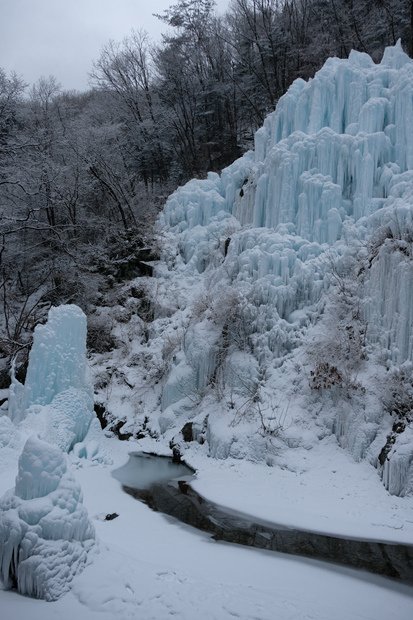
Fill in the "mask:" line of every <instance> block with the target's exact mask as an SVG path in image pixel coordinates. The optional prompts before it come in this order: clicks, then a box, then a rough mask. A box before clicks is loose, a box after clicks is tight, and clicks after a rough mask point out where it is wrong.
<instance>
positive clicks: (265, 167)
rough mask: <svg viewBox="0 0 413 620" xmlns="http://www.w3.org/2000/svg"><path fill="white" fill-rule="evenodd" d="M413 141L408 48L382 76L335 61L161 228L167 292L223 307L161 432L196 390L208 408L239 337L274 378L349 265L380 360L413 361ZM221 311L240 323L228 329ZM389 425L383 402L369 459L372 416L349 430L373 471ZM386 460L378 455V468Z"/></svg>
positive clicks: (195, 343) (298, 88)
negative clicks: (340, 269) (207, 397)
mask: <svg viewBox="0 0 413 620" xmlns="http://www.w3.org/2000/svg"><path fill="white" fill-rule="evenodd" d="M412 136H413V61H412V60H411V59H410V58H409V57H408V56H407V55H406V54H405V53H404V52H403V50H402V48H401V45H400V43H398V44H397V45H396V46H394V47H391V48H388V49H386V51H385V53H384V56H383V59H382V61H381V62H380V63H378V64H375V63H374V62H373V61H372V60H371V58H370V57H369V56H368V55H366V54H363V53H359V52H352V53H351V54H350V57H349V58H348V59H343V60H341V59H337V58H332V59H329V60H328V61H327V62H326V64H325V65H324V67H323V68H322V69H321V70H320V71H319V72H318V73H317V74H316V75H315V77H314V79H312V80H309V81H308V82H304V81H303V80H296V81H295V82H294V83H293V85H292V86H291V87H290V89H289V90H288V92H287V93H286V95H285V96H284V97H282V98H281V99H280V101H279V103H278V105H277V109H276V110H275V111H274V112H273V113H272V114H270V115H269V116H268V117H267V119H266V120H265V123H264V126H263V127H262V128H261V129H260V130H259V131H258V132H257V133H256V136H255V148H254V151H251V152H248V153H246V154H245V155H244V156H243V157H242V158H240V159H239V160H237V161H236V162H234V163H233V164H232V165H231V166H229V167H228V168H226V169H225V170H223V171H222V173H221V175H218V174H215V173H210V174H209V175H208V177H207V179H205V180H192V181H190V182H189V183H187V184H186V185H185V186H184V187H181V188H179V189H178V190H177V191H176V192H175V193H174V194H172V196H171V197H170V198H169V199H168V202H167V204H166V206H165V209H164V211H163V213H162V214H161V216H160V218H159V228H160V231H161V233H162V234H163V236H164V255H163V258H164V261H163V263H162V264H161V265H160V266H159V268H158V274H159V275H160V276H161V277H163V278H164V282H166V285H167V286H168V281H169V280H170V281H172V282H173V287H174V290H175V291H176V293H177V296H178V297H179V296H181V297H182V299H183V300H184V301H183V304H184V306H185V305H186V307H188V305H190V304H188V300H190V301H191V295H192V301H194V299H193V298H194V297H195V296H196V293H194V291H198V292H199V291H202V290H204V292H205V291H206V293H207V295H209V296H210V303H209V310H208V311H204V312H202V313H201V314H200V315H199V316H198V318H197V317H196V314H197V312H194V311H192V315H191V317H192V318H191V321H192V323H191V325H190V326H189V328H188V329H187V332H186V336H185V342H184V343H183V346H182V347H181V351H179V352H178V353H177V354H176V356H175V358H174V361H173V363H172V364H171V369H170V372H169V376H168V377H167V378H166V380H165V381H164V388H165V389H164V392H163V398H162V408H163V414H162V416H163V417H162V424H163V426H162V428H161V430H162V431H164V430H165V429H168V428H170V427H171V426H173V424H174V419H175V423H176V419H177V417H179V416H181V417H184V409H185V406H186V405H185V403H182V404H180V403H181V401H180V399H181V398H182V397H183V396H185V395H187V394H189V395H190V396H191V391H193V393H192V401H196V399H197V398H202V397H203V394H204V393H205V387H206V385H205V381H206V382H208V381H209V383H210V384H211V382H215V384H216V382H217V380H219V375H220V372H221V373H222V369H223V368H224V367H225V364H226V360H228V359H232V357H231V356H232V354H233V351H234V349H236V346H237V345H236V337H237V333H236V332H237V330H238V331H239V328H241V329H242V330H244V331H247V332H248V337H249V349H248V352H249V353H252V355H253V356H254V357H255V360H256V361H257V362H258V365H259V366H261V367H263V368H264V374H265V367H266V366H267V367H268V365H272V367H274V366H275V365H277V363H281V362H280V360H279V359H278V358H283V357H284V356H285V355H286V354H287V353H288V352H289V351H291V349H292V348H294V347H295V346H297V345H298V346H299V345H300V344H301V343H302V342H303V335H304V334H305V331H306V329H307V326H308V325H309V324H311V323H314V322H316V321H317V320H318V319H319V317H320V316H321V314H322V312H323V304H324V301H325V299H326V296H325V293H326V292H328V291H329V290H330V287H331V285H332V283H334V282H335V283H337V271H334V269H336V267H337V265H349V264H351V265H352V271H351V273H352V275H353V276H354V278H353V281H352V285H353V287H354V289H355V290H356V291H357V296H358V297H357V299H358V301H359V309H360V313H361V319H362V322H363V324H366V325H367V339H368V342H369V343H370V344H372V345H374V344H377V345H378V348H379V350H380V351H381V359H382V360H383V361H386V363H387V366H388V367H391V366H392V364H396V365H401V364H403V363H405V362H406V363H407V364H409V363H411V362H413V329H412V325H413V140H412ZM333 266H334V269H332V267H333ZM356 277H357V280H356V282H355V278H356ZM234 293H236V294H237V295H238V297H239V299H240V304H239V308H238V310H239V312H238V318H239V315H242V317H241V318H242V321H243V323H242V324H240V323H238V324H236V325H231V322H232V323H233V322H234V318H237V317H236V314H237V313H236V312H234V308H235V306H234V303H233V304H232V307H231V306H230V305H228V303H227V301H226V298H227V299H230V298H231V296H232V299H233V300H235V299H236V295H235V294H234ZM212 300H215V302H214V303H212ZM237 303H238V302H237ZM220 304H221V306H223V307H224V308H226V311H227V315H228V316H227V318H226V319H225V318H223V319H222V321H221V324H219V320H217V312H216V307H217V306H219V305H220ZM196 305H197V302H195V303H194V304H193V306H194V307H195V306H196ZM235 310H236V309H235ZM214 313H215V314H214ZM218 314H221V315H222V314H225V312H224V313H223V312H221V313H220V312H219V311H218ZM205 320H206V321H207V322H208V321H209V323H210V327H211V328H212V330H214V329H216V331H215V332H214V334H215V336H214V339H212V340H211V342H207V340H206V339H205V338H203V337H202V333H201V331H202V330H201V329H200V326H201V323H202V321H205ZM197 321H198V323H199V325H198V327H194V323H196V322H197ZM220 329H221V332H220V331H219V330H220ZM211 333H212V331H211ZM220 334H221V336H220ZM229 334H230V335H231V338H232V341H231V340H230V339H229V336H228V335H229ZM220 338H221V340H220ZM231 346H232V348H231ZM195 349H196V350H197V355H196V356H194V355H193V354H192V353H191V352H192V351H193V350H195ZM218 365H221V368H220V369H218V372H217V366H218ZM200 370H202V372H203V373H204V376H203V379H204V380H205V381H204V383H203V382H202V381H199V380H198V379H197V377H198V376H199V371H200ZM231 374H233V375H234V374H236V373H231V372H228V377H227V379H228V380H229V381H230V380H231V379H230V377H231ZM238 374H239V373H238ZM233 388H234V386H233ZM194 394H195V397H194ZM246 397H248V398H250V397H251V394H250V395H248V394H246ZM343 415H344V414H343ZM386 415H388V414H386ZM383 416H384V413H383V410H382V409H380V404H379V403H378V409H377V410H376V411H375V417H374V420H375V423H374V425H372V424H371V425H370V426H369V430H368V431H366V432H364V431H363V438H364V439H365V441H364V439H363V441H364V443H363V450H362V453H363V454H359V451H360V450H359V447H360V445H361V442H360V440H359V439H357V435H358V434H360V428H361V424H362V421H361V418H360V416H357V415H356V414H355V416H354V420H353V419H351V420H350V419H346V420H344V419H340V420H337V423H336V428H337V429H341V430H340V432H339V430H337V433H338V436H339V437H340V441H342V444H343V446H346V447H347V448H349V449H350V451H351V452H352V453H353V454H354V455H355V456H356V458H366V451H367V448H368V447H369V446H370V445H371V444H372V442H373V441H377V442H380V441H382V442H383V443H384V441H385V436H383V433H384V430H383V428H382V429H381V431H380V432H381V434H380V433H379V427H380V424H381V421H383V420H382V418H383ZM173 418H174V419H173ZM209 420H210V421H211V416H210V418H209ZM387 422H388V423H390V422H389V420H387ZM373 427H374V428H373ZM209 430H210V431H211V429H209ZM370 431H371V432H370ZM377 433H378V434H377ZM215 435H217V434H216V433H215ZM344 435H345V438H344ZM376 435H377V439H376V440H374V437H375V436H376ZM212 436H214V433H213V432H212V431H211V432H210V437H212ZM403 442H404V443H403ZM402 443H403V449H402V450H399V451H398V448H397V445H398V444H400V445H401V444H402ZM409 445H410V444H409V442H408V441H407V442H406V441H405V440H404V439H403V440H402V439H397V442H396V444H395V446H396V447H395V448H394V450H393V451H392V452H391V453H389V460H388V461H386V463H385V466H384V467H383V468H382V476H383V479H384V483H385V484H386V486H387V488H388V489H389V490H390V492H392V493H397V494H400V493H403V492H407V491H408V490H409V489H411V483H409V482H408V480H409V479H410V478H411V472H412V471H413V465H412V463H413V451H412V449H411V448H410V447H409ZM381 447H382V446H380V445H379V443H378V444H377V445H374V448H372V452H371V454H370V456H371V461H372V462H373V461H374V459H375V458H376V457H375V456H374V454H376V455H377V454H379V453H380V449H381ZM210 448H211V446H210ZM373 453H374V454H373ZM396 453H397V454H396ZM376 461H377V458H376Z"/></svg>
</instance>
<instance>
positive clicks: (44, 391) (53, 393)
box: [9, 305, 93, 452]
mask: <svg viewBox="0 0 413 620" xmlns="http://www.w3.org/2000/svg"><path fill="white" fill-rule="evenodd" d="M33 410H36V411H37V415H39V411H41V412H42V413H43V418H45V423H44V430H43V437H44V438H45V439H46V440H47V441H50V442H51V443H53V444H55V445H56V446H58V447H59V448H61V449H62V450H64V451H65V452H68V451H69V450H71V449H72V448H73V446H74V445H75V444H76V443H78V442H80V441H83V439H84V438H85V435H86V433H87V431H88V429H89V426H90V423H91V420H92V418H93V391H92V386H91V383H90V381H89V378H88V372H87V361H86V316H85V314H84V313H83V312H82V310H81V309H80V308H78V307H77V306H75V305H62V306H58V307H56V308H51V309H50V311H49V315H48V320H47V323H46V324H45V325H38V326H37V327H36V329H35V332H34V339H33V346H32V349H31V351H30V355H29V366H28V369H27V376H26V381H25V384H24V387H23V386H22V385H21V384H19V383H18V381H16V379H15V378H13V380H12V387H11V398H10V406H9V413H10V416H11V417H12V419H13V420H14V421H16V422H19V421H20V420H22V419H23V418H24V417H25V416H26V415H27V412H28V411H33Z"/></svg>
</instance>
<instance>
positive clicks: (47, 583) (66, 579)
mask: <svg viewBox="0 0 413 620" xmlns="http://www.w3.org/2000/svg"><path fill="white" fill-rule="evenodd" d="M94 539H95V532H94V528H93V526H92V525H91V523H90V521H89V518H88V515H87V512H86V509H85V508H84V506H83V504H82V493H81V490H80V487H79V485H78V484H77V483H76V482H75V480H74V478H73V477H72V475H71V474H70V473H69V472H68V471H67V468H66V458H65V456H64V454H63V453H62V452H61V451H60V450H59V449H58V448H57V447H55V446H52V445H51V444H50V443H48V442H45V441H41V440H40V439H38V438H36V437H31V438H29V439H28V440H27V442H26V444H25V446H24V448H23V452H22V454H21V455H20V458H19V467H18V474H17V477H16V485H15V488H14V489H11V490H10V491H8V492H7V493H6V494H5V495H4V496H3V497H2V498H1V499H0V581H1V582H2V583H3V585H4V587H6V588H10V587H16V588H17V590H18V591H19V592H20V593H21V594H25V595H28V596H32V597H35V598H42V599H45V600H48V601H54V600H56V599H58V598H59V597H60V596H61V595H62V594H64V593H65V592H66V591H67V590H68V589H69V587H70V582H71V581H72V579H73V577H74V576H75V575H76V574H77V573H78V572H80V571H81V570H82V569H83V568H84V566H85V564H86V562H87V555H88V551H89V550H90V549H91V548H92V546H93V544H94Z"/></svg>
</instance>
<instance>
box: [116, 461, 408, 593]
mask: <svg viewBox="0 0 413 620" xmlns="http://www.w3.org/2000/svg"><path fill="white" fill-rule="evenodd" d="M193 474H194V471H193V470H192V469H190V468H189V467H188V466H186V465H184V464H176V463H173V462H172V460H171V459H170V458H168V457H165V456H156V455H152V454H144V453H138V452H135V453H131V454H130V456H129V461H128V462H127V463H126V465H124V466H123V467H121V468H119V469H117V470H115V471H114V472H113V476H114V477H115V478H116V479H117V480H119V482H121V484H122V487H123V489H124V491H126V493H129V494H130V495H132V496H133V497H135V498H137V499H140V500H142V501H144V502H145V503H147V504H148V505H149V506H150V507H151V508H153V509H154V510H157V511H160V512H163V513H165V514H168V515H171V516H173V517H175V518H176V519H178V520H180V521H182V522H183V523H187V524H189V525H192V526H194V527H197V528H198V529H201V530H203V531H206V532H210V533H212V534H213V537H214V538H215V539H216V540H225V541H227V542H233V543H238V544H242V545H248V546H251V547H257V548H260V549H269V550H272V551H279V552H283V553H291V554H298V555H304V556H309V557H314V558H318V559H321V560H329V561H333V562H336V563H340V564H346V565H350V566H354V567H358V568H363V569H366V570H368V571H371V572H375V573H380V574H382V575H387V576H390V577H395V578H399V579H401V580H403V581H406V582H409V583H413V546H411V545H406V544H395V543H386V542H383V541H375V540H363V539H358V538H355V537H353V538H349V537H339V536H330V535H325V534H320V533H317V532H312V531H305V530H302V529H293V528H287V527H285V526H281V525H278V524H276V523H270V522H268V521H264V520H259V519H254V520H252V519H251V518H249V517H248V516H245V515H242V514H240V513H237V512H236V511H233V510H230V509H226V508H225V507H223V506H219V505H217V504H215V503H213V502H211V501H209V500H206V499H205V498H204V497H202V496H201V495H199V494H198V493H196V492H195V491H194V490H193V489H192V487H191V484H190V481H191V478H192V477H193Z"/></svg>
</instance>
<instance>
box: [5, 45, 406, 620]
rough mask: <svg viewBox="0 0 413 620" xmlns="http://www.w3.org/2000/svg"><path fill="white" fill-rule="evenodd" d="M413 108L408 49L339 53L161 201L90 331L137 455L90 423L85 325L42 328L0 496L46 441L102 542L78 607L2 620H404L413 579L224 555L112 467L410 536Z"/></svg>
mask: <svg viewBox="0 0 413 620" xmlns="http://www.w3.org/2000/svg"><path fill="white" fill-rule="evenodd" d="M412 102H413V61H412V60H411V59H409V58H408V57H407V55H406V54H404V52H403V51H402V49H401V47H400V45H397V46H395V47H393V48H389V49H388V50H386V53H385V55H384V58H383V61H382V62H381V63H380V64H378V65H375V64H374V63H373V62H372V60H371V59H370V58H369V57H368V56H367V55H365V54H359V53H352V54H351V56H350V58H349V60H338V59H330V60H329V61H328V62H327V63H326V65H325V66H324V67H323V69H322V70H321V71H320V72H319V73H318V74H317V75H316V76H315V78H314V79H313V80H311V81H310V82H308V83H304V82H303V81H302V80H297V81H296V82H295V83H294V84H293V85H292V87H291V88H290V89H289V91H288V93H287V94H286V96H285V97H283V98H282V100H281V101H280V103H279V105H278V107H277V110H276V111H275V112H274V113H273V114H271V115H270V116H269V117H268V119H267V120H266V122H265V125H264V127H263V128H262V129H261V130H259V131H258V132H257V135H256V148H255V152H254V153H251V152H250V153H247V154H246V155H244V156H243V157H242V158H241V159H239V160H238V161H237V162H235V163H234V164H233V165H232V166H230V167H229V168H227V169H226V170H224V171H223V172H222V175H221V176H219V175H217V174H210V175H209V176H208V178H207V179H206V180H203V181H200V180H193V181H191V182H190V183H188V184H187V185H186V186H185V187H183V188H180V189H178V190H177V192H175V193H174V194H173V195H172V196H171V197H170V198H169V200H168V202H167V205H166V207H165V209H164V212H163V213H162V215H161V217H160V219H159V222H158V232H159V242H160V244H161V246H162V252H161V255H162V256H161V261H159V263H157V264H156V265H155V266H154V268H155V276H156V277H154V278H140V279H137V280H135V281H134V282H130V283H127V284H126V285H125V286H124V287H123V288H120V289H118V290H114V291H113V294H112V295H111V296H108V299H107V306H106V307H101V308H99V310H98V311H97V313H96V316H95V319H96V318H97V319H99V321H100V322H101V324H102V325H103V326H104V327H105V328H106V329H107V330H108V331H109V332H110V335H111V339H113V342H114V343H115V346H114V347H111V350H110V351H108V352H107V353H100V354H95V355H94V356H93V359H92V360H91V363H92V374H93V377H94V386H95V394H96V397H97V400H98V402H99V403H100V405H101V412H102V413H103V417H106V419H107V421H109V425H111V427H112V428H113V429H115V430H116V431H117V432H122V433H124V434H125V435H126V433H129V434H130V435H134V436H137V437H140V438H141V439H140V440H139V441H138V442H135V441H132V440H131V441H129V442H119V441H117V440H116V439H115V438H114V437H113V436H111V437H109V436H106V435H105V433H102V431H101V430H100V428H98V424H97V421H96V420H93V421H91V420H92V419H93V413H92V399H91V391H90V385H89V382H88V381H87V376H86V375H87V373H85V366H86V356H85V353H86V350H85V346H84V337H85V321H84V317H82V315H81V313H80V314H79V313H78V312H77V311H76V310H75V309H74V308H73V307H72V308H71V309H70V307H66V309H63V310H62V311H58V312H57V314H56V316H57V315H60V312H63V314H62V315H61V316H62V317H63V318H64V317H65V316H66V318H64V326H63V327H62V326H61V327H59V328H56V329H54V328H53V325H49V327H48V328H46V329H43V328H40V329H39V330H38V334H39V335H40V336H41V335H42V334H43V336H42V338H43V337H44V338H45V342H44V343H42V342H41V343H40V344H42V346H41V347H40V349H38V348H36V346H34V347H33V351H34V353H33V355H32V356H31V359H32V358H35V357H36V358H37V361H38V363H35V364H34V367H33V368H34V374H32V373H31V369H30V368H29V372H28V384H27V385H26V386H25V387H24V388H23V386H21V385H20V384H18V382H17V381H15V380H14V381H13V384H12V389H11V393H12V398H11V400H10V409H9V412H8V413H9V415H10V417H8V416H7V412H6V409H5V407H3V412H2V415H1V416H0V494H2V493H3V492H5V491H6V490H7V489H8V488H10V487H13V485H14V479H15V476H16V473H17V460H18V456H19V454H20V453H21V451H22V448H23V445H24V443H25V441H26V440H27V438H28V436H29V435H30V434H32V433H39V434H40V435H41V437H42V439H46V440H48V441H51V442H52V443H54V444H55V445H58V446H59V447H60V448H61V449H62V450H64V451H69V455H68V456H67V458H68V461H69V470H71V471H72V472H73V473H74V475H75V478H76V479H77V480H78V482H79V483H80V485H81V487H82V490H83V494H84V506H85V507H86V509H87V511H88V514H89V518H90V519H91V521H92V524H93V525H94V527H95V530H96V538H97V543H96V544H95V545H94V547H93V549H91V550H90V551H89V554H88V561H89V565H88V566H87V567H86V569H85V570H84V571H83V572H81V573H79V574H77V575H76V576H75V577H74V579H73V581H72V588H71V591H70V592H69V593H67V594H65V595H64V596H62V598H60V599H59V600H58V601H57V602H54V603H45V602H41V601H37V600H31V599H28V598H24V597H22V596H18V595H17V594H15V593H13V592H11V591H3V592H0V609H1V612H2V614H1V615H2V618H3V617H5V618H7V620H8V619H9V618H10V619H13V620H20V619H21V620H23V618H26V617H28V616H29V617H30V618H32V619H34V620H35V619H37V618H39V619H40V618H41V619H42V620H48V619H49V618H55V617H59V618H60V619H61V620H69V618H70V619H72V618H73V617H77V618H79V620H81V619H82V618H84V619H85V620H86V619H89V618H94V617H102V618H105V617H107V618H117V619H123V618H144V619H145V620H146V619H149V618H154V619H155V620H158V619H159V620H161V619H163V618H168V617H170V616H176V617H177V618H184V619H185V618H188V620H192V619H193V618H197V619H198V618H205V619H210V618H216V619H217V620H221V619H223V620H226V619H227V618H234V617H235V618H237V617H239V618H245V619H247V618H248V619H251V620H252V619H253V618H254V619H256V620H265V619H266V618H271V619H273V618H280V619H281V620H299V619H300V620H301V619H305V618H307V619H310V618H311V619H313V620H322V619H326V620H332V619H334V620H341V619H342V620H349V619H351V620H353V619H360V620H361V619H363V620H373V619H374V620H381V619H382V620H385V619H386V620H387V619H388V618H389V617H391V618H396V619H397V620H411V618H412V617H413V589H412V587H410V586H407V585H404V584H401V583H397V582H395V581H391V580H388V579H384V578H380V577H377V576H373V575H369V574H366V573H365V572H360V571H354V570H350V569H344V568H339V567H337V566H335V565H331V564H323V563H320V562H316V561H310V560H306V559H302V558H299V557H294V558H293V557H286V556H282V555H280V554H276V553H271V552H262V551H257V550H254V549H246V548H241V547H236V546H233V545H229V544H223V543H218V542H214V541H212V540H211V538H210V537H208V536H207V535H205V534H202V533H200V532H197V531H194V530H193V529H191V528H189V527H186V526H183V525H182V524H180V523H177V522H176V521H174V520H172V519H168V518H166V517H164V516H162V515H160V514H157V513H154V512H151V511H150V510H149V509H148V508H147V507H146V506H144V505H143V504H141V503H140V502H138V501H136V500H134V499H132V498H131V497H129V496H127V495H126V494H125V493H124V492H123V491H122V490H121V487H120V485H119V483H118V482H117V481H116V480H115V479H114V478H113V477H112V476H111V471H112V470H113V469H115V468H118V467H119V466H121V465H122V464H124V463H125V462H126V461H127V458H128V452H129V451H132V450H136V449H144V450H153V451H155V452H158V453H166V452H168V451H169V450H170V442H171V445H172V446H173V447H174V449H175V451H176V452H179V453H180V454H182V455H183V456H184V458H185V459H186V460H187V462H188V463H189V464H190V465H193V466H194V467H195V468H196V469H197V470H198V473H197V476H196V478H195V479H194V481H193V486H194V488H195V489H196V490H197V491H198V492H200V493H201V494H202V495H204V496H205V497H207V498H209V499H211V500H212V501H214V502H216V503H218V504H221V505H223V506H226V507H228V508H229V509H232V510H236V511H239V512H242V513H244V514H247V515H252V516H253V517H254V518H255V519H258V520H263V521H270V522H274V523H278V524H285V525H290V526H293V527H297V528H302V529H309V530H312V531H318V532H326V533H329V534H335V535H338V536H349V537H354V538H367V539H373V540H382V541H393V542H404V543H406V542H407V543H412V542H413V495H412V494H413V413H412V412H413V384H412V369H413V365H412V364H413V332H412V329H411V326H412V322H413V314H412V312H413V301H412V299H413V297H412V295H413V268H412V258H413V245H412V244H413V241H412V240H413V232H412V231H413V210H412V206H411V205H412V200H411V197H412V195H413V148H412V142H411V139H410V136H411V131H412V127H413V103H412ZM109 297H110V298H109ZM66 313H68V315H66ZM77 314H79V316H78V317H77V318H76V316H75V315H77ZM70 317H71V318H72V319H73V320H75V323H76V325H78V326H79V327H81V326H82V325H83V327H81V329H79V330H77V328H76V329H75V330H74V333H75V334H77V337H76V339H75V340H76V343H77V344H76V343H75V344H73V343H72V344H70V342H69V343H68V342H66V336H67V337H68V338H69V341H70V338H71V332H72V331H73V330H72V329H69V323H68V322H67V321H68V319H69V318H70ZM79 321H80V322H79ZM49 335H50V339H51V340H50V341H49ZM61 336H64V338H63V343H62V344H61V345H59V346H57V343H58V342H60V340H59V338H60V337H61ZM111 342H112V340H111ZM43 344H45V345H46V346H45V347H44V346H43ZM72 345H73V346H72ZM71 347H72V348H71ZM66 349H67V350H70V351H71V354H70V355H69V357H68V358H67V355H66ZM43 353H47V355H46V357H45V358H44V360H43V361H42V359H43V357H42V356H43ZM49 353H50V355H49ZM56 364H57V366H58V371H59V372H57V374H56V372H55V371H56V369H53V365H56ZM60 371H62V372H60ZM39 373H40V374H39ZM59 373H60V374H59ZM66 380H67V381H66ZM39 382H40V383H41V385H39ZM79 388H80V393H79V394H78V402H75V400H74V395H75V392H73V390H75V391H76V390H78V389H79ZM37 390H39V392H38V393H37ZM88 429H89V430H88ZM184 429H186V430H185V432H184ZM86 432H87V433H88V434H87V436H86V437H85V433H86ZM108 434H109V435H110V433H108ZM185 434H186V435H187V437H185V436H184V435H185ZM72 448H73V451H72V452H70V450H71V449H72ZM81 457H82V458H81ZM65 458H66V457H65ZM21 499H22V498H21ZM23 499H24V498H23ZM113 512H117V513H118V514H119V517H118V518H116V519H114V520H112V521H104V516H105V515H106V514H108V513H113ZM0 525H1V522H0ZM30 526H34V528H35V527H36V524H32V523H30ZM4 531H5V530H4V529H3V532H4Z"/></svg>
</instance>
